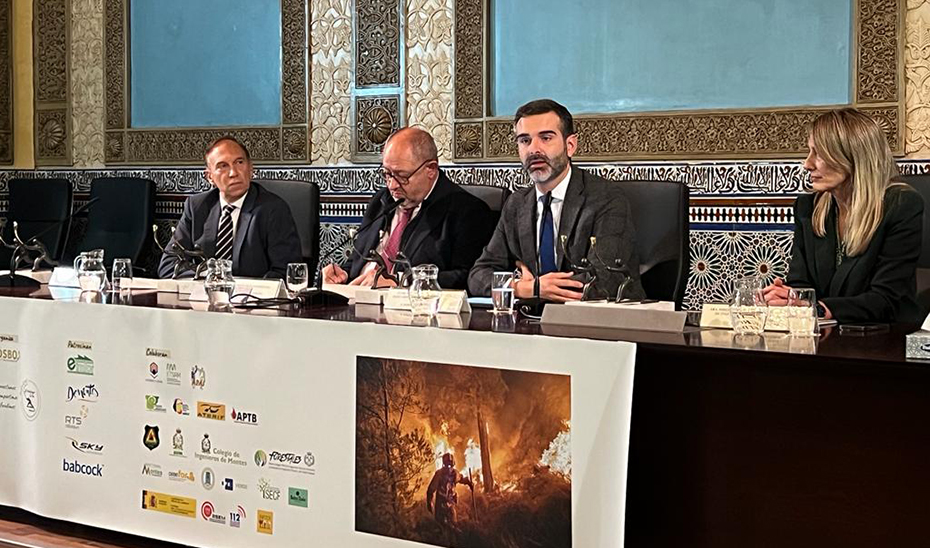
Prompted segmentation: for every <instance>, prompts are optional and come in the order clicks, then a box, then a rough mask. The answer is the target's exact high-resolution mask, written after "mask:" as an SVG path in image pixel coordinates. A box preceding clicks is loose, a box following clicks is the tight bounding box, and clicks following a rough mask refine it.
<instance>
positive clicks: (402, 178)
mask: <svg viewBox="0 0 930 548" xmlns="http://www.w3.org/2000/svg"><path fill="white" fill-rule="evenodd" d="M435 161H436V160H426V161H425V162H423V163H422V164H420V165H419V166H417V168H416V169H414V170H413V171H411V172H410V175H401V174H400V173H395V172H393V171H391V170H389V169H388V168H386V167H384V166H381V169H379V170H378V171H380V172H381V176H382V177H384V180H385V181H387V180H388V179H394V180H395V181H397V184H399V185H400V186H404V185H406V184H407V183H409V182H410V178H411V177H413V176H414V175H416V174H417V172H418V171H420V170H421V169H422V168H423V166H425V165H426V164H428V163H430V162H435Z"/></svg>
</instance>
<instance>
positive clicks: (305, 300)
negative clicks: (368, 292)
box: [299, 200, 404, 307]
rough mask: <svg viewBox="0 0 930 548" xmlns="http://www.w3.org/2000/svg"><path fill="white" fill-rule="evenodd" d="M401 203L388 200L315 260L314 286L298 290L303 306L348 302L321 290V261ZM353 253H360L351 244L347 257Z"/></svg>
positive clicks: (400, 201) (337, 304) (339, 304)
mask: <svg viewBox="0 0 930 548" xmlns="http://www.w3.org/2000/svg"><path fill="white" fill-rule="evenodd" d="M402 203H404V201H403V200H392V201H388V203H387V206H385V208H384V209H383V210H382V211H381V213H379V214H377V215H375V216H374V217H372V219H371V220H370V221H368V222H367V223H363V224H362V226H360V227H359V228H357V229H350V230H349V234H348V235H347V236H346V237H345V238H343V239H342V240H340V241H339V242H338V243H336V245H335V246H333V247H332V249H330V250H329V251H328V252H327V253H326V254H325V255H323V256H322V257H320V260H319V261H317V265H316V278H314V280H315V283H314V287H311V288H308V289H304V290H303V291H301V292H300V295H299V298H300V300H301V303H302V304H303V305H304V306H315V305H323V306H324V307H325V306H344V305H347V304H349V299H347V298H346V297H344V296H342V295H340V294H338V293H333V292H332V291H324V290H323V263H324V262H326V260H327V259H329V258H330V257H332V256H333V254H335V253H336V252H337V251H340V250H341V249H342V246H344V245H345V244H347V243H348V242H349V241H351V240H354V239H355V237H356V236H357V235H358V234H359V233H360V232H364V231H365V230H367V229H368V228H370V227H372V226H374V224H375V223H378V222H381V221H382V220H384V219H385V218H386V217H387V216H388V215H390V214H391V213H393V212H394V210H395V209H397V208H398V207H400V204H402ZM354 255H360V254H359V252H358V249H356V248H355V245H353V246H352V253H351V254H349V257H350V258H351V257H353V256H354Z"/></svg>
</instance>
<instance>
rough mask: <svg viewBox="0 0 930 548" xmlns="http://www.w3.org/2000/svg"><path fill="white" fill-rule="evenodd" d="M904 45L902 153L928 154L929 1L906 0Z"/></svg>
mask: <svg viewBox="0 0 930 548" xmlns="http://www.w3.org/2000/svg"><path fill="white" fill-rule="evenodd" d="M906 21H907V23H906V28H907V40H906V47H905V52H904V53H905V58H904V59H905V60H904V67H905V78H906V81H907V92H906V102H905V112H906V115H905V120H906V131H905V152H906V153H907V155H908V157H909V158H928V157H930V1H927V0H908V2H907V20H906Z"/></svg>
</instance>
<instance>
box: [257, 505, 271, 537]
mask: <svg viewBox="0 0 930 548" xmlns="http://www.w3.org/2000/svg"><path fill="white" fill-rule="evenodd" d="M257 521H258V523H257V525H256V527H257V529H256V530H257V531H258V532H259V533H264V534H266V535H273V534H274V512H271V511H268V510H259V511H258V516H257Z"/></svg>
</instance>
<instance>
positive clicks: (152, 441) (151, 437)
mask: <svg viewBox="0 0 930 548" xmlns="http://www.w3.org/2000/svg"><path fill="white" fill-rule="evenodd" d="M160 443H161V439H160V438H159V437H158V426H151V425H148V424H146V425H145V432H144V433H143V434H142V444H143V445H145V446H146V447H148V448H149V451H152V450H154V449H155V448H156V447H158V444H160Z"/></svg>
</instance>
